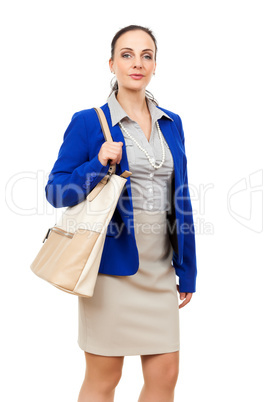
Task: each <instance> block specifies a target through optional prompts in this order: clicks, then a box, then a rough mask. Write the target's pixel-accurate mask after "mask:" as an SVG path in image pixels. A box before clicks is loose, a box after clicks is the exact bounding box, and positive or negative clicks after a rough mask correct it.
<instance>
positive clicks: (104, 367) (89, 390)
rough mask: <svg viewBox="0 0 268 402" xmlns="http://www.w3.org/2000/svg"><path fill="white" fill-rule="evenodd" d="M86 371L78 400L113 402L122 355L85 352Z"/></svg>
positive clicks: (122, 360)
mask: <svg viewBox="0 0 268 402" xmlns="http://www.w3.org/2000/svg"><path fill="white" fill-rule="evenodd" d="M85 358H86V373H85V379H84V382H83V384H82V387H81V390H80V393H79V396H78V402H113V401H114V394H115V388H116V386H117V384H118V382H119V381H120V378H121V375H122V368H123V362H124V356H100V355H95V354H92V353H87V352H85Z"/></svg>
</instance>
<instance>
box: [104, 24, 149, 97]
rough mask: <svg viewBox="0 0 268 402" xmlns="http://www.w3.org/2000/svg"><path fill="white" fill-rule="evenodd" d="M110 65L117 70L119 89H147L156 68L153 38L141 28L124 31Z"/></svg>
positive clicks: (118, 40) (112, 69) (117, 42)
mask: <svg viewBox="0 0 268 402" xmlns="http://www.w3.org/2000/svg"><path fill="white" fill-rule="evenodd" d="M109 65H110V69H111V71H114V72H115V75H116V78H117V81H118V88H119V90H120V88H125V89H128V90H135V91H137V90H145V88H146V87H147V85H148V84H149V82H150V81H151V78H152V76H153V73H154V72H155V68H156V62H155V44H154V41H153V39H152V38H151V37H150V35H148V34H147V33H146V32H144V31H141V30H136V31H129V32H126V33H124V34H123V35H121V36H120V37H119V38H118V39H117V41H116V44H115V49H114V58H113V60H112V59H110V60H109Z"/></svg>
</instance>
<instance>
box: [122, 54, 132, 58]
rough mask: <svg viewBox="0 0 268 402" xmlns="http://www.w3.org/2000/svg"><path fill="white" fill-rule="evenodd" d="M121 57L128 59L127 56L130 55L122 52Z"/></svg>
mask: <svg viewBox="0 0 268 402" xmlns="http://www.w3.org/2000/svg"><path fill="white" fill-rule="evenodd" d="M122 57H123V58H124V59H128V58H129V57H131V55H130V54H129V53H124V54H122Z"/></svg>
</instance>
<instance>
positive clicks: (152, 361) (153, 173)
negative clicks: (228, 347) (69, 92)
mask: <svg viewBox="0 0 268 402" xmlns="http://www.w3.org/2000/svg"><path fill="white" fill-rule="evenodd" d="M156 52H157V43H156V40H155V37H154V35H153V33H152V31H151V30H149V29H148V28H144V27H141V26H137V25H131V26H128V27H125V28H123V29H121V30H120V31H118V32H117V34H116V35H115V36H114V38H113V41H112V46H111V58H110V60H109V66H110V70H111V72H112V73H113V74H115V77H116V82H115V83H114V85H113V87H112V92H111V94H110V96H109V98H108V102H107V103H106V104H105V105H104V106H102V109H103V111H104V113H105V115H106V118H107V121H108V125H109V127H110V130H111V134H112V137H113V140H114V142H113V143H109V142H105V140H104V137H103V134H102V131H101V128H100V125H99V123H98V118H97V115H96V113H95V111H94V109H93V108H92V109H88V110H83V111H81V112H78V113H75V114H74V116H73V119H72V121H71V123H70V125H69V127H68V128H67V130H66V132H65V135H64V141H63V144H62V146H61V148H60V151H59V155H58V159H57V161H56V163H55V165H54V167H53V169H52V171H51V173H50V176H49V180H48V183H47V186H46V197H47V200H48V201H49V202H50V203H51V204H52V205H53V206H55V207H63V206H71V205H75V204H77V203H78V202H80V201H82V200H83V199H84V198H85V197H86V195H87V194H88V193H89V191H91V190H92V188H94V187H95V185H96V184H97V183H98V182H99V181H100V180H101V179H102V177H103V176H104V175H105V174H106V173H107V171H108V169H109V163H111V164H116V169H117V170H116V174H120V173H122V172H123V171H124V170H129V171H131V172H132V175H131V176H130V177H129V178H128V179H127V182H126V186H125V188H124V189H123V192H122V194H121V197H120V199H119V201H118V205H117V208H116V210H115V213H114V215H113V218H112V220H111V222H110V224H109V226H108V230H107V236H106V240H105V245H104V250H103V255H102V260H101V264H100V268H99V275H98V279H97V282H96V286H95V290H94V295H93V297H92V298H90V299H88V298H83V297H79V298H78V307H79V309H78V316H79V335H78V344H79V346H80V348H81V349H82V350H84V352H85V358H86V373H85V379H84V382H83V385H82V387H81V390H80V394H79V398H78V402H86V401H96V402H97V401H102V402H108V401H109V402H110V401H113V400H114V394H115V388H116V385H117V384H118V382H119V380H120V377H121V374H122V367H123V360H124V356H127V355H140V356H141V363H142V370H143V376H144V386H143V388H142V390H141V394H140V397H139V402H145V401H146V402H149V401H154V402H158V401H159V402H169V401H173V400H174V389H175V386H176V382H177V378H178V370H179V348H180V342H179V340H180V339H179V336H180V334H179V309H178V292H179V293H180V299H181V300H184V301H183V302H182V303H181V304H180V307H179V308H181V307H183V306H185V305H186V304H187V303H188V302H189V301H190V300H191V297H192V294H193V292H195V281H196V272H197V271H196V256H195V238H194V227H193V218H192V207H191V200H190V195H189V189H188V178H187V169H186V156H185V149H184V134H183V129H182V124H181V119H180V117H179V116H178V115H177V114H175V113H172V112H170V111H168V110H166V109H163V108H160V107H158V106H157V103H156V101H155V100H154V98H153V96H152V95H151V94H150V93H149V92H148V91H147V90H146V87H147V85H148V84H149V82H150V80H151V78H152V76H153V75H154V74H155V69H156ZM170 197H171V198H172V199H171V200H170V199H169V198H170ZM174 203H175V204H176V205H174ZM174 222H175V223H176V225H175V229H174V226H172V227H171V225H170V224H171V223H174ZM178 223H179V227H178ZM176 275H177V276H178V277H179V285H176Z"/></svg>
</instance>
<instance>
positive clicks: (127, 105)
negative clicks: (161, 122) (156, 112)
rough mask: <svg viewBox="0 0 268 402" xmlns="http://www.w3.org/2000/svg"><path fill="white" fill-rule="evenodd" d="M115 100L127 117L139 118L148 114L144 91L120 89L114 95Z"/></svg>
mask: <svg viewBox="0 0 268 402" xmlns="http://www.w3.org/2000/svg"><path fill="white" fill-rule="evenodd" d="M116 99H117V101H118V102H119V103H120V105H121V106H122V108H123V109H124V110H125V112H126V113H127V114H128V115H129V117H131V116H140V115H144V114H148V112H149V110H148V106H147V102H146V97H145V89H144V90H142V91H130V90H127V89H125V88H120V89H119V90H118V93H117V95H116Z"/></svg>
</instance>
